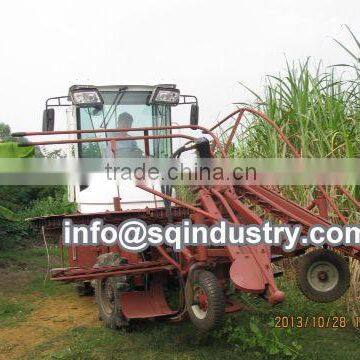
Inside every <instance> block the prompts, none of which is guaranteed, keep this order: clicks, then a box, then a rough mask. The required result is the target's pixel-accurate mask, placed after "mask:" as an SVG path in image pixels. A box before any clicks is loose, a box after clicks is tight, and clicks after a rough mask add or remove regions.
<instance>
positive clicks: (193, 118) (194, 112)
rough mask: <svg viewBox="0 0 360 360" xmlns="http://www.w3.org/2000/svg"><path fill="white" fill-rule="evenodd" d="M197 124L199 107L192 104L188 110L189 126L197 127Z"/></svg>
mask: <svg viewBox="0 0 360 360" xmlns="http://www.w3.org/2000/svg"><path fill="white" fill-rule="evenodd" d="M198 123H199V105H198V104H192V105H191V110H190V125H197V124H198Z"/></svg>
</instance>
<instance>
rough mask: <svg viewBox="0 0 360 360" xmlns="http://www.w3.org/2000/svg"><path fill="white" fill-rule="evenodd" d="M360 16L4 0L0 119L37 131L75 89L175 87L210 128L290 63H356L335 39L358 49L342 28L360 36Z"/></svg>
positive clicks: (345, 4)
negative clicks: (48, 107)
mask: <svg viewBox="0 0 360 360" xmlns="http://www.w3.org/2000/svg"><path fill="white" fill-rule="evenodd" d="M359 16H360V1H358V0H357V1H356V0H354V1H350V0H343V1H341V2H340V1H334V0H333V1H328V0H317V1H315V0H312V1H309V0H302V1H290V0H271V1H269V0H268V1H265V0H251V1H250V0H242V1H239V0H237V1H232V0H223V1H212V0H207V1H203V0H142V1H138V0H115V1H113V0H102V1H94V0H86V1H84V0H77V1H68V0H62V1H49V0H47V1H43V0H36V1H34V0H33V1H29V0H27V1H25V0H21V1H20V0H12V1H7V2H3V4H2V6H1V12H0V64H1V67H0V99H1V106H0V122H5V123H7V124H9V125H10V126H11V128H12V130H13V131H21V130H22V131H24V130H27V131H29V130H40V129H41V123H42V120H41V118H42V110H43V109H44V103H45V100H46V99H47V98H48V97H51V96H60V95H67V92H68V88H69V87H70V86H71V85H73V84H94V85H105V84H150V85H152V84H159V83H175V84H177V86H178V87H179V88H180V90H181V91H182V92H183V93H186V94H193V95H196V96H197V97H198V98H199V104H200V124H201V125H205V126H209V125H210V124H212V123H214V122H215V121H216V119H218V118H219V117H220V116H221V115H225V114H226V113H227V112H229V111H230V110H231V104H232V103H234V102H241V101H251V100H252V97H251V95H250V94H249V93H248V92H247V91H246V90H245V89H244V88H243V87H242V86H241V85H240V84H239V82H242V83H244V84H246V85H247V86H249V87H250V88H252V89H254V90H255V91H259V92H260V93H261V89H262V84H264V81H265V78H266V75H268V74H276V75H277V74H278V73H279V72H281V71H282V70H283V69H284V67H285V59H286V58H287V59H288V60H289V61H293V60H294V61H297V60H304V59H306V58H307V57H308V56H311V57H312V58H313V59H314V61H319V60H322V61H323V62H324V64H325V65H330V64H336V63H343V62H346V61H347V60H349V58H348V57H347V55H346V54H345V53H344V51H343V50H342V49H341V48H340V47H339V46H338V45H336V44H335V42H334V40H333V38H336V39H338V40H340V41H343V42H344V43H345V44H349V46H351V39H350V37H349V34H348V32H347V30H346V29H345V27H344V26H343V25H344V24H347V25H349V26H350V27H351V28H352V30H353V31H354V32H355V33H356V34H358V35H359V37H360V25H359ZM57 120H58V121H59V122H61V121H63V120H62V119H57ZM183 122H184V123H187V122H188V119H184V121H183ZM56 128H57V129H59V128H63V127H62V124H57V126H56Z"/></svg>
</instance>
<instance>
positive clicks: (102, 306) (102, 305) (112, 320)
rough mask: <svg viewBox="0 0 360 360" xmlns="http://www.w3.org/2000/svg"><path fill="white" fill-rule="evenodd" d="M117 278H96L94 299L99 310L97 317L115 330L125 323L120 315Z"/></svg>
mask: <svg viewBox="0 0 360 360" xmlns="http://www.w3.org/2000/svg"><path fill="white" fill-rule="evenodd" d="M117 284H118V278H115V277H113V278H105V279H100V280H96V285H95V299H96V303H97V306H98V310H99V319H100V320H102V321H103V322H104V325H105V326H106V327H108V328H110V329H113V330H116V329H120V328H121V327H124V326H126V325H127V321H126V320H125V318H124V317H123V315H122V311H121V304H120V291H119V290H118V288H117V287H118V285H117Z"/></svg>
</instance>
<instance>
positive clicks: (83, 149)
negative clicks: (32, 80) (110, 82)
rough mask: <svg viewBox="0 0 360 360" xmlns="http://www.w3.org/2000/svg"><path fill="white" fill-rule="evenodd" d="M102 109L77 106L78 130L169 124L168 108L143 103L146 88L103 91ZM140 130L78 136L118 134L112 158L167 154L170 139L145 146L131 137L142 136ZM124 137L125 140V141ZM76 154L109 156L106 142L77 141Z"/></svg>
mask: <svg viewBox="0 0 360 360" xmlns="http://www.w3.org/2000/svg"><path fill="white" fill-rule="evenodd" d="M101 95H102V97H103V99H104V106H103V108H102V109H96V108H91V107H90V108H79V109H77V118H78V119H77V122H78V129H81V130H85V129H86V130H88V129H99V128H107V129H121V128H137V127H154V126H165V125H171V124H170V107H169V106H166V105H147V100H148V98H149V96H150V95H151V92H149V91H121V90H120V91H103V92H101ZM167 133H170V131H169V130H155V131H149V134H148V135H162V134H167ZM143 135H144V132H143V131H131V132H120V131H119V132H109V133H105V132H103V133H96V134H81V135H79V137H80V138H94V137H121V138H122V139H124V140H121V141H117V142H116V153H115V156H116V157H145V156H150V157H160V158H161V157H170V155H171V139H153V140H149V141H148V145H149V146H146V144H145V141H144V140H133V139H130V137H131V136H143ZM126 139H127V140H126ZM79 156H80V157H83V158H94V157H95V158H99V157H113V156H114V155H113V152H112V151H111V146H110V141H109V142H105V141H104V142H97V143H95V142H92V143H82V144H79Z"/></svg>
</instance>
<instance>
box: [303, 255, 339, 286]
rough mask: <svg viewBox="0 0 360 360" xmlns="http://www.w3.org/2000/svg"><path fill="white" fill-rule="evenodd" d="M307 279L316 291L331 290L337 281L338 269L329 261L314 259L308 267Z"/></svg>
mask: <svg viewBox="0 0 360 360" xmlns="http://www.w3.org/2000/svg"><path fill="white" fill-rule="evenodd" d="M307 280H308V282H309V284H310V285H311V287H312V288H313V289H314V290H316V291H321V292H327V291H331V290H332V289H334V288H335V286H336V285H337V284H338V282H339V271H338V269H337V268H336V267H335V265H334V264H332V263H331V262H328V261H315V262H314V263H313V264H312V265H311V266H310V267H309V270H308V273H307Z"/></svg>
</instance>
